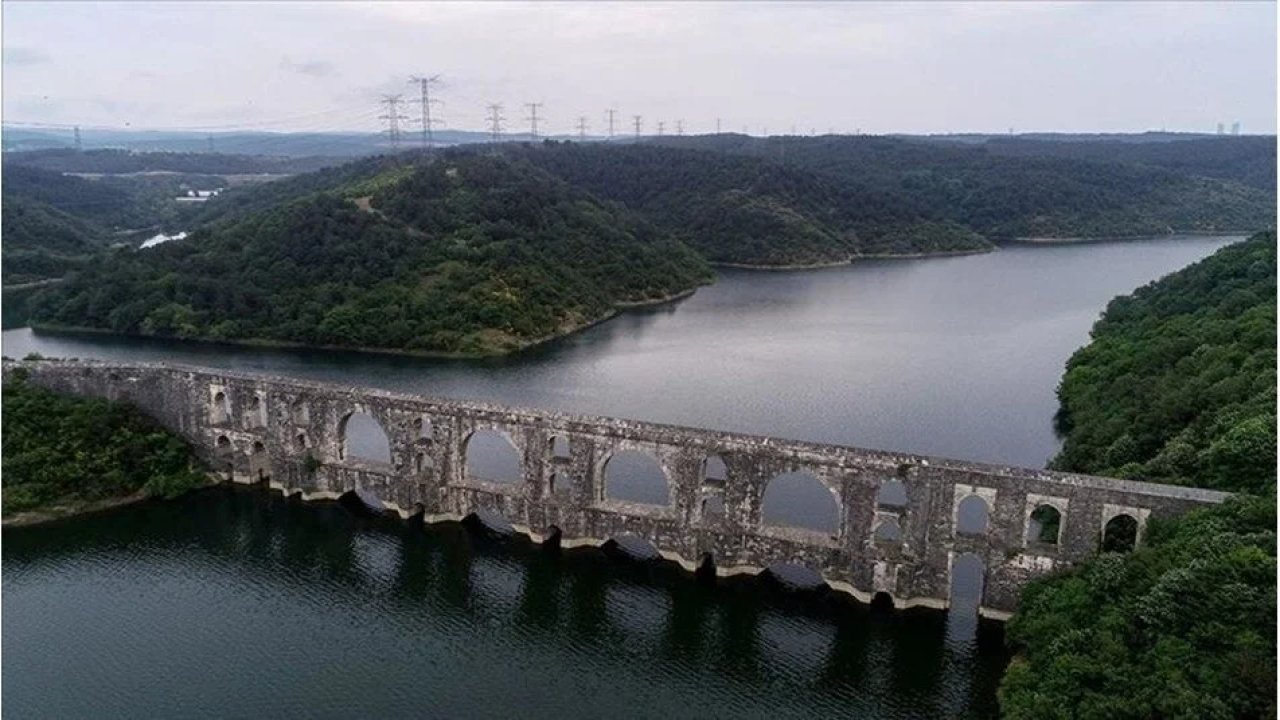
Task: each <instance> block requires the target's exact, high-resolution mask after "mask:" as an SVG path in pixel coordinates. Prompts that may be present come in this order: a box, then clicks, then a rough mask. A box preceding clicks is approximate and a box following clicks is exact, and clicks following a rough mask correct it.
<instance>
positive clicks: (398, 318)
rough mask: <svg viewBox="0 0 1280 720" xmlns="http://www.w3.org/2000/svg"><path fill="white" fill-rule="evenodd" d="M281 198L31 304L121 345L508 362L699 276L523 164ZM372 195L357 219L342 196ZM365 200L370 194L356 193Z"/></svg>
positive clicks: (379, 178)
mask: <svg viewBox="0 0 1280 720" xmlns="http://www.w3.org/2000/svg"><path fill="white" fill-rule="evenodd" d="M356 165H357V166H359V167H361V168H362V169H363V170H364V171H365V172H363V173H359V174H353V172H352V170H351V169H350V168H347V169H343V170H342V171H341V172H335V173H320V175H325V176H326V177H328V178H329V181H330V185H329V189H327V190H325V189H318V188H316V186H315V183H316V182H317V180H316V179H315V178H307V179H305V181H304V180H303V179H299V181H298V182H296V183H292V184H291V185H288V186H284V187H283V188H281V189H277V190H273V191H271V192H272V193H274V194H275V197H277V198H278V199H280V200H281V202H280V204H277V205H275V206H272V207H270V208H268V209H265V210H261V211H252V212H248V213H247V214H242V213H237V212H233V213H230V214H228V215H227V216H226V217H225V218H224V219H223V220H222V221H220V222H216V223H213V224H212V225H210V226H207V227H206V228H205V229H202V230H199V231H197V232H195V233H194V234H193V236H192V237H191V238H189V239H188V240H187V241H184V242H173V243H166V244H164V245H160V246H158V247H156V248H153V249H149V250H147V251H146V252H142V253H132V252H126V253H116V254H114V255H112V256H110V257H108V258H105V259H104V260H103V261H102V262H101V263H97V264H95V265H94V266H92V267H89V268H86V269H85V270H84V271H82V272H80V273H78V274H77V275H76V276H75V277H73V278H71V279H69V280H68V281H67V282H66V283H64V284H62V285H59V286H57V287H51V288H48V289H46V290H43V291H41V292H40V293H39V294H37V295H36V296H35V297H33V298H32V299H31V301H30V306H31V310H30V312H31V314H32V316H33V319H34V321H35V322H37V323H40V322H43V323H51V324H58V325H75V326H89V327H95V328H103V329H109V330H113V331H116V332H121V333H136V334H143V335H159V336H170V337H203V338H215V339H230V340H275V341H286V342H296V343H304V344H309V345H334V346H346V347H372V348H394V349H409V350H429V351H444V352H453V353H466V354H492V353H501V352H508V351H511V350H514V349H518V348H519V347H522V346H524V345H525V344H527V343H529V342H531V341H534V340H537V339H540V338H543V337H547V336H551V335H554V334H557V333H559V332H562V331H564V330H565V329H569V328H573V327H577V326H580V325H582V324H584V323H586V322H589V321H592V320H596V319H599V318H601V317H604V316H606V315H607V314H608V313H610V312H612V311H613V309H614V307H615V305H617V304H619V303H629V302H641V301H647V300H655V299H660V298H663V297H667V296H670V295H673V294H676V293H678V292H681V291H684V290H688V289H690V288H692V287H695V286H696V285H697V284H699V283H702V282H705V281H707V280H708V279H709V278H710V272H709V270H708V269H707V267H706V265H705V263H704V262H703V261H702V260H701V259H700V258H699V257H697V255H695V254H694V253H693V252H692V251H691V250H689V249H688V248H687V247H685V246H683V245H682V244H681V243H679V242H678V241H676V240H674V239H672V238H671V237H670V236H669V235H667V234H665V233H663V232H661V231H660V230H658V229H656V228H654V227H652V226H651V225H649V224H648V223H645V222H643V221H642V220H640V219H638V218H636V217H634V216H633V215H631V214H630V213H627V212H626V211H625V210H623V209H621V208H616V207H612V206H607V205H604V204H602V203H600V202H598V201H596V200H594V199H592V198H591V197H589V196H587V195H585V194H583V193H582V192H580V191H575V190H573V189H572V188H570V187H569V186H567V185H565V184H564V183H562V182H559V181H557V180H555V179H554V178H552V177H550V176H548V175H547V174H546V173H543V172H541V171H539V170H537V169H536V168H533V167H531V166H529V165H528V164H525V163H522V162H518V161H511V160H507V159H503V158H495V157H489V156H481V155H475V154H458V155H453V154H450V155H446V156H445V157H444V158H442V159H440V160H427V159H422V160H421V161H420V162H419V164H418V165H416V166H414V167H412V168H410V169H407V170H406V169H403V168H401V169H393V168H391V167H390V166H388V165H387V164H386V163H385V162H383V161H368V162H367V163H363V164H361V163H356ZM371 190H372V191H375V192H374V194H373V196H372V200H371V202H372V205H371V207H369V209H368V210H367V211H366V210H362V209H360V207H358V206H357V204H356V203H355V202H352V200H351V198H352V197H353V196H355V195H357V194H359V193H367V192H370V191H371ZM361 197H367V196H363V195H362V196H361Z"/></svg>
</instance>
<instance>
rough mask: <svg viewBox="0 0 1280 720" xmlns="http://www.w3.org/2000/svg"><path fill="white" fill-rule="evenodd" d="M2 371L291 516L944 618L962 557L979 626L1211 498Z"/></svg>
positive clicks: (281, 396)
mask: <svg viewBox="0 0 1280 720" xmlns="http://www.w3.org/2000/svg"><path fill="white" fill-rule="evenodd" d="M18 368H22V370H23V372H25V373H26V375H27V377H28V379H29V381H30V382H33V383H35V384H37V385H39V386H42V387H46V388H49V389H51V390H55V391H59V392H65V393H71V394H76V395H83V396H95V397H104V398H108V399H112V400H120V401H126V402H130V403H132V404H134V405H136V406H138V407H139V408H140V409H142V410H143V411H144V412H146V413H148V414H150V415H151V416H153V417H155V418H156V419H157V420H158V421H159V422H160V423H161V424H162V425H164V426H165V427H166V428H168V429H170V430H172V431H174V432H176V433H177V434H179V435H181V436H182V437H184V438H186V439H187V440H188V441H189V442H190V443H191V444H192V446H193V447H194V449H195V452H196V453H197V454H198V456H199V457H200V458H201V459H202V460H203V461H204V462H206V463H208V465H209V467H211V468H213V469H215V471H216V472H217V473H219V475H220V476H221V477H223V478H225V479H230V480H234V481H237V482H244V483H251V482H263V481H265V482H268V483H269V484H270V486H271V487H273V488H277V489H280V490H282V491H283V492H284V493H285V494H294V493H300V494H301V495H302V497H303V498H304V499H336V498H338V497H340V496H342V495H343V494H345V493H347V492H352V491H360V492H362V493H372V494H374V495H377V496H378V497H379V498H380V499H382V500H383V502H384V503H385V504H386V505H387V506H388V507H389V508H390V509H392V510H395V511H396V512H398V513H399V514H400V515H401V516H402V517H405V518H411V517H416V516H419V515H420V516H421V517H422V519H423V520H424V521H425V522H438V521H445V520H461V519H464V518H465V517H467V516H468V515H471V514H472V513H477V512H484V511H487V512H491V513H498V514H501V515H502V516H503V517H504V518H506V519H507V520H508V521H509V522H510V523H511V524H512V525H513V527H514V528H515V529H516V530H517V531H520V532H523V533H525V534H527V535H529V536H530V537H531V538H533V539H534V540H535V541H542V540H547V539H551V538H556V539H558V540H559V541H560V542H561V543H562V544H563V545H565V546H573V545H585V544H597V545H598V544H603V543H605V542H607V541H608V540H610V539H617V538H619V537H622V536H627V535H632V536H638V537H640V538H643V539H645V540H647V541H648V542H649V543H651V544H652V545H653V546H654V547H655V548H656V549H657V550H658V551H659V552H660V553H661V554H662V556H663V557H665V558H667V559H669V560H673V561H675V562H678V563H680V564H681V565H683V566H684V567H685V568H687V569H690V570H694V569H696V568H698V567H699V566H703V565H704V563H707V564H713V565H714V568H715V571H716V573H717V574H720V575H729V574H735V573H757V572H761V571H763V570H765V569H766V568H769V567H771V566H776V565H778V564H784V563H785V564H798V565H803V566H805V567H807V568H810V569H811V570H814V571H816V572H817V573H818V574H820V575H821V576H822V578H823V579H824V580H825V581H826V582H827V583H828V584H829V585H830V586H831V587H832V588H834V589H836V590H841V591H845V592H848V593H851V594H852V595H854V596H855V597H857V598H859V599H861V600H863V601H870V600H871V599H872V597H873V596H875V595H876V594H879V593H885V594H887V595H888V596H889V597H890V598H891V599H892V600H893V601H894V604H895V605H896V606H897V607H909V606H913V605H924V606H930V607H937V608H946V607H948V606H949V604H950V588H951V584H952V575H953V573H954V571H955V567H956V564H957V562H958V560H960V559H961V558H969V559H972V558H975V557H976V558H977V560H978V561H979V562H980V563H981V567H982V579H983V583H982V592H981V601H980V603H979V607H980V612H981V613H982V614H983V615H986V616H988V617H1004V616H1007V615H1008V614H1009V613H1010V612H1012V611H1013V610H1014V608H1015V606H1016V603H1017V598H1018V591H1019V589H1020V587H1021V586H1022V585H1023V584H1024V583H1026V582H1027V581H1028V580H1030V579H1032V578H1035V577H1037V576H1040V575H1043V574H1046V573H1049V572H1051V571H1053V570H1054V569H1055V568H1058V567H1061V566H1063V565H1067V564H1070V563H1072V562H1075V561H1077V560H1080V559H1082V558H1084V557H1085V556H1087V555H1089V554H1090V553H1092V552H1094V551H1096V550H1097V549H1098V547H1099V542H1100V540H1101V539H1102V538H1103V536H1104V535H1105V534H1106V533H1108V532H1109V531H1111V530H1112V529H1113V528H1115V527H1118V526H1119V525H1124V524H1127V525H1129V527H1131V528H1133V532H1134V533H1135V534H1136V541H1137V542H1141V538H1142V534H1143V531H1144V529H1145V527H1146V524H1147V522H1148V520H1149V519H1150V518H1153V517H1166V516H1171V515H1176V514H1179V513H1182V512H1185V511H1187V510H1190V509H1192V508H1195V507H1198V506H1202V505H1206V504H1212V503H1218V502H1221V501H1222V500H1224V499H1225V498H1226V494H1224V493H1220V492H1215V491H1210V490H1202V489H1198V488H1187V487H1177V486H1170V485H1158V484H1150V483H1141V482H1133V481H1126V480H1117V479H1112V478H1104V477H1094V476H1087V475H1075V474H1068V473H1059V472H1052V471H1048V470H1035V469H1027V468H1014V467H1004V466H996V465H986V464H980V463H972V462H963V461H956V460H945V459H938V458H930V457H922V456H917V455H908V454H901V453H893V452H884V451H877V450H863V449H857V448H851V447H842V446H835V445H823V444H817V443H808V442H799V441H793V440H781V439H777V438H768V437H757V436H751V435H743V434H735V433H725V432H716V431H713V430H701V429H694V428H684V427H675V426H670V425H662V424H656V423H647V422H636V421H631V420H618V419H612V418H601V417H586V416H571V415H565V414H559V413H552V412H542V411H536V410H524V409H514V408H506V407H499V406H495V405H490V404H483V403H475V402H461V401H456V400H444V399H436V398H430V397H422V396H416V395H406V394H397V393H392V392H385V391H381V390H374V389H367V388H357V387H348V386H344V385H335V384H325V383H316V382H306V381H299V380H291V379H285V378H278V377H268V376H261V375H253V374H244V373H237V372H228V371H219V370H211V369H205V368H195V367H184V366H177V365H169V364H118V363H106V362H92V361H74V360H71V361H64V360H57V361H51V360H42V361H29V362H22V363H17V362H13V361H6V362H5V364H4V375H5V377H6V378H8V377H9V376H10V374H11V373H13V372H15V371H16V370H18ZM359 414H364V415H368V416H370V417H372V418H373V419H374V420H376V422H377V423H378V425H380V426H381V428H382V430H383V431H384V432H385V435H386V439H387V445H388V447H389V450H390V452H389V460H390V461H389V462H369V461H366V460H362V459H359V458H357V457H354V456H353V455H352V454H351V453H350V452H349V451H348V447H347V445H348V438H347V437H346V435H347V433H346V428H347V425H348V420H349V419H350V418H352V417H354V416H356V415H359ZM480 432H485V433H490V434H492V433H494V432H496V433H500V434H501V435H502V436H505V438H506V439H507V440H508V441H509V442H510V443H511V445H512V446H513V447H514V452H515V453H516V455H515V456H516V457H518V478H517V479H516V481H515V482H505V483H504V482H495V481H493V480H492V479H486V478H483V477H475V476H473V473H469V472H468V471H467V470H468V462H467V451H468V444H469V442H470V440H471V438H472V437H473V435H475V434H477V433H480ZM624 452H627V453H632V452H640V453H644V454H647V455H648V456H651V457H652V459H653V460H654V461H655V462H656V465H657V467H659V468H660V469H661V473H662V475H664V476H665V479H666V481H667V487H668V495H667V502H666V503H665V504H649V503H637V502H628V501H623V500H618V499H615V498H612V497H611V496H610V492H609V488H608V484H609V483H608V472H607V466H608V463H609V461H610V459H611V458H612V457H614V456H615V455H617V454H619V453H624ZM713 468H714V469H713ZM797 473H800V474H803V475H806V476H809V478H810V479H811V480H812V481H814V482H816V483H820V484H821V486H822V487H824V488H825V489H826V490H827V491H829V493H830V495H831V497H832V499H833V501H834V504H835V508H836V511H837V514H836V518H837V519H836V520H835V527H834V528H833V529H832V531H830V532H827V531H815V530H811V529H804V528H797V527H789V526H781V525H775V524H771V523H769V522H767V521H766V520H765V519H764V515H765V514H767V513H762V506H763V504H764V500H765V495H766V491H767V488H768V486H769V484H770V481H771V480H774V479H775V478H778V477H779V476H783V475H789V476H795V474H797ZM886 490H894V492H886ZM966 507H968V510H966ZM974 508H976V509H977V510H978V516H979V517H980V518H981V522H980V523H979V524H978V527H976V528H972V527H971V528H964V527H962V525H961V523H959V522H958V518H960V516H961V515H962V513H965V512H970V511H972V510H973V509H974ZM1033 515H1035V516H1036V519H1033ZM1046 517H1049V518H1051V519H1052V522H1051V523H1049V524H1048V527H1050V528H1051V529H1050V532H1048V533H1046V532H1044V529H1043V527H1042V526H1045V523H1044V522H1043V521H1044V520H1045V518H1046ZM1055 530H1056V532H1055Z"/></svg>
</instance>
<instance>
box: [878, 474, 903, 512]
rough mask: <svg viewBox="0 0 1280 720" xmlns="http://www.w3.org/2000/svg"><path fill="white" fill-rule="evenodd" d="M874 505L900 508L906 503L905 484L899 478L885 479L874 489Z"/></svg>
mask: <svg viewBox="0 0 1280 720" xmlns="http://www.w3.org/2000/svg"><path fill="white" fill-rule="evenodd" d="M876 505H877V506H879V507H886V508H901V507H906V505H907V485H906V483H904V482H902V481H901V480H886V481H884V483H882V484H881V485H880V489H879V490H877V491H876Z"/></svg>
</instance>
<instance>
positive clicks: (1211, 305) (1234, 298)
mask: <svg viewBox="0 0 1280 720" xmlns="http://www.w3.org/2000/svg"><path fill="white" fill-rule="evenodd" d="M1058 397H1059V399H1060V402H1061V408H1060V410H1059V413H1058V416H1057V426H1058V430H1059V432H1060V433H1062V434H1063V436H1064V444H1063V448H1062V452H1061V453H1060V454H1059V455H1058V457H1057V458H1055V459H1054V461H1053V463H1052V465H1053V467H1055V468H1058V469H1061V470H1071V471H1077V472H1092V473H1101V474H1107V475H1115V476H1120V477H1133V478H1139V479H1149V480H1158V481H1160V482H1171V483H1178V484H1194V485H1200V486H1203V487H1211V488H1222V489H1228V490H1249V491H1252V492H1262V491H1263V490H1265V489H1266V488H1267V486H1268V485H1269V484H1270V483H1274V481H1275V463H1276V455H1275V437H1276V236H1275V233H1274V232H1267V233H1259V234H1258V235H1255V236H1254V237H1252V238H1250V239H1249V240H1248V241H1247V242H1243V243H1238V244H1235V245H1231V246H1228V247H1226V248H1223V249H1222V250H1220V251H1218V252H1217V253H1215V254H1214V255H1213V256H1211V257H1209V258H1206V259H1205V260H1203V261H1201V262H1198V263H1196V264H1194V265H1191V266H1189V267H1187V268H1185V269H1183V270H1181V271H1179V272H1176V273H1173V274H1172V275H1169V276H1167V277H1165V278H1163V279H1161V280H1157V281H1156V282H1153V283H1151V284H1149V285H1147V286H1146V287H1143V288H1140V289H1138V290H1137V291H1136V292H1134V293H1133V294H1132V295H1126V296H1122V297H1118V298H1116V299H1115V300H1113V301H1112V302H1111V303H1110V305H1108V306H1107V310H1106V312H1105V313H1103V316H1102V318H1101V319H1100V320H1099V321H1098V323H1097V324H1096V325H1095V326H1094V328H1093V335H1092V342H1090V343H1089V345H1087V346H1086V347H1084V348H1081V349H1080V350H1079V351H1077V352H1076V353H1075V354H1074V355H1073V356H1072V357H1071V359H1070V360H1068V362H1067V371H1066V375H1065V376H1064V377H1063V379H1062V384H1061V386H1060V387H1059V388H1058Z"/></svg>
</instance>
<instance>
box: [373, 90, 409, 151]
mask: <svg viewBox="0 0 1280 720" xmlns="http://www.w3.org/2000/svg"><path fill="white" fill-rule="evenodd" d="M382 104H383V105H386V106H387V114H386V115H380V116H378V119H379V120H386V121H387V137H388V138H389V139H390V140H391V149H392V150H396V149H398V148H399V147H400V121H401V120H407V119H408V118H407V117H405V116H404V115H401V114H400V96H399V95H383V96H382Z"/></svg>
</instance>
